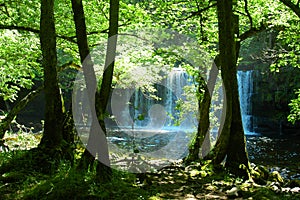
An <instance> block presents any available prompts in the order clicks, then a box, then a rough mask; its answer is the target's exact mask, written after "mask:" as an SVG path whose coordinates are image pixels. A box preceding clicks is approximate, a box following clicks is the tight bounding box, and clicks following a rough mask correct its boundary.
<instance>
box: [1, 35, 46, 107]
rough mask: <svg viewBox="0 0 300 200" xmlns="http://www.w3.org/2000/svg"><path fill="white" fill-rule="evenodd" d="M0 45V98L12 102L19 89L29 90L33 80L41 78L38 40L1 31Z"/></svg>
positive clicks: (32, 36)
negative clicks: (0, 46)
mask: <svg viewBox="0 0 300 200" xmlns="http://www.w3.org/2000/svg"><path fill="white" fill-rule="evenodd" d="M0 43H1V44H2V45H3V47H4V48H1V49H0V58H1V59H0V77H1V78H0V79H1V81H0V97H1V98H3V99H4V100H10V101H14V100H15V99H16V98H17V92H18V91H19V90H20V89H21V88H27V89H29V88H31V86H32V84H33V79H34V78H39V77H41V73H42V72H41V69H40V66H39V63H38V60H39V58H40V51H39V46H38V45H39V40H38V38H36V37H35V36H34V35H30V34H28V35H26V37H24V36H22V35H21V34H19V33H18V32H17V31H1V37H0Z"/></svg>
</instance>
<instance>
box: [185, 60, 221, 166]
mask: <svg viewBox="0 0 300 200" xmlns="http://www.w3.org/2000/svg"><path fill="white" fill-rule="evenodd" d="M218 59H219V56H217V57H216V58H215V60H214V63H213V66H212V69H211V71H210V73H209V79H208V81H207V83H206V81H205V80H204V79H203V78H202V80H201V81H200V82H202V84H199V91H198V92H201V91H202V90H204V94H203V98H202V99H200V100H199V102H198V106H199V108H198V109H199V121H198V129H197V134H196V136H195V138H194V140H193V142H192V144H191V145H190V148H189V155H188V157H187V158H186V159H185V162H186V163H187V164H189V163H191V162H193V161H196V160H198V159H199V154H200V148H201V149H202V157H205V156H206V155H207V154H208V153H209V151H210V147H211V146H210V135H209V126H210V121H209V109H210V106H211V98H212V93H213V91H214V86H215V83H216V80H217V75H218V73H219V72H218V68H217V65H215V63H217V62H218Z"/></svg>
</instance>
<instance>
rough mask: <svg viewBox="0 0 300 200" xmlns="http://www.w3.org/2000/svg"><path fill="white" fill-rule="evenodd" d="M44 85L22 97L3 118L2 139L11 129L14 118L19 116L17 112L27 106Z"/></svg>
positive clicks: (0, 134) (1, 125) (1, 124)
mask: <svg viewBox="0 0 300 200" xmlns="http://www.w3.org/2000/svg"><path fill="white" fill-rule="evenodd" d="M42 89H43V87H42V86H41V87H39V88H37V89H36V90H34V91H31V92H29V93H28V94H27V95H26V96H25V97H24V98H22V99H21V100H20V101H19V102H18V103H17V104H16V105H15V106H14V107H13V108H12V109H11V110H10V111H9V113H8V114H7V115H6V117H5V118H4V119H2V121H1V123H0V140H1V139H2V138H3V136H4V134H5V132H6V131H7V130H8V129H9V125H10V123H11V122H12V120H13V119H14V118H15V117H16V116H17V114H18V113H19V112H20V111H21V110H22V109H24V108H25V107H26V105H27V104H28V103H29V102H30V101H31V100H32V99H34V98H35V97H36V96H37V95H38V94H39V93H40V92H41V91H42Z"/></svg>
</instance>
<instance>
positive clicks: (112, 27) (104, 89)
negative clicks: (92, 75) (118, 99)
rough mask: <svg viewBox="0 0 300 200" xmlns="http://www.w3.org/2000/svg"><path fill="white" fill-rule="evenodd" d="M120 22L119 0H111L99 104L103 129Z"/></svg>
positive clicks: (98, 114)
mask: <svg viewBox="0 0 300 200" xmlns="http://www.w3.org/2000/svg"><path fill="white" fill-rule="evenodd" d="M118 22H119V0H110V10H109V31H108V40H107V49H106V58H105V68H104V69H105V70H104V72H103V77H102V84H101V88H100V93H99V95H97V97H99V101H98V103H99V105H98V106H97V108H98V109H97V111H98V113H97V116H98V119H99V122H100V125H101V127H102V129H103V130H106V128H105V124H104V119H105V112H106V107H107V104H108V100H109V97H110V93H111V84H112V79H113V72H114V66H115V57H116V48H117V34H118Z"/></svg>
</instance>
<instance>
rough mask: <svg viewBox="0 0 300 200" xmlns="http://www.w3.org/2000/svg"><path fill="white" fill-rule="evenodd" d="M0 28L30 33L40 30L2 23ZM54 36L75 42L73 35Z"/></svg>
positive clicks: (37, 32) (38, 32)
mask: <svg viewBox="0 0 300 200" xmlns="http://www.w3.org/2000/svg"><path fill="white" fill-rule="evenodd" d="M0 29H7V30H19V31H28V32H31V33H36V34H38V35H39V34H40V30H39V29H35V28H31V27H26V26H16V25H4V24H0ZM56 37H58V38H61V39H64V40H67V41H69V42H72V43H76V41H75V40H74V37H73V36H72V37H69V36H65V35H58V34H56Z"/></svg>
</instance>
